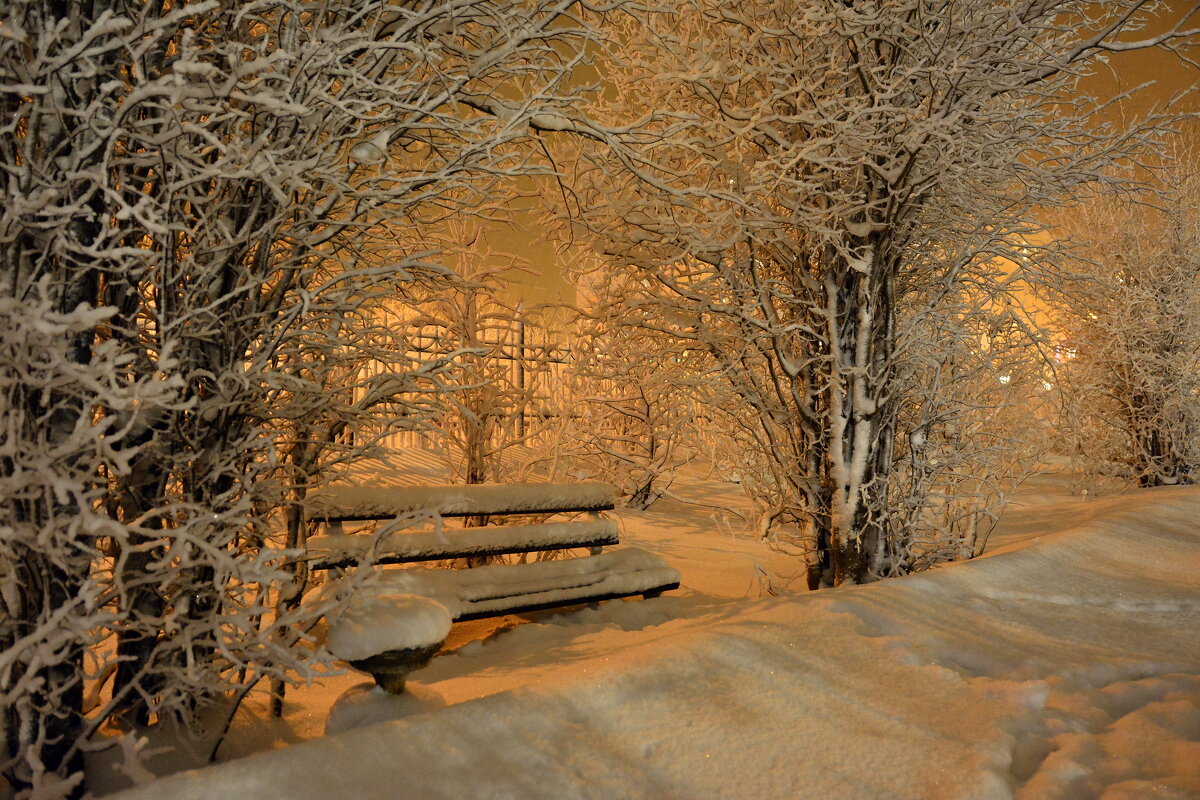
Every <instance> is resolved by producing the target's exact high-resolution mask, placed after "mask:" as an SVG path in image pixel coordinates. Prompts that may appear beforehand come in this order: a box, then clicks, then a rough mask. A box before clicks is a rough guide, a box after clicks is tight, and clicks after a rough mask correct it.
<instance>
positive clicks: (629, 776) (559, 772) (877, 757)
mask: <svg viewBox="0 0 1200 800" xmlns="http://www.w3.org/2000/svg"><path fill="white" fill-rule="evenodd" d="M1093 508H1096V509H1097V510H1103V512H1104V513H1103V514H1097V515H1094V516H1090V515H1077V516H1076V519H1077V520H1079V521H1081V523H1082V524H1080V525H1079V526H1078V527H1075V528H1073V529H1070V530H1066V531H1063V532H1061V533H1056V534H1053V535H1047V536H1042V537H1041V538H1040V539H1039V540H1038V541H1037V542H1035V543H1033V544H1032V545H1031V546H1029V547H1026V548H1023V549H1007V548H1004V549H1002V550H1001V551H999V552H997V553H996V554H995V555H991V556H989V557H985V558H982V559H978V560H976V561H973V562H970V563H966V564H958V565H952V566H948V567H946V568H943V569H939V570H936V571H934V572H932V573H927V574H925V575H921V576H916V577H911V578H907V579H904V580H898V581H889V582H884V583H881V584H875V585H871V586H866V587H853V588H847V589H840V590H834V591H828V592H822V593H819V594H813V595H807V594H802V595H796V596H791V597H787V598H783V597H780V598H771V599H768V600H762V601H716V600H714V599H713V598H711V597H707V598H706V597H705V596H703V595H696V594H691V595H688V594H684V595H682V596H678V597H664V598H661V599H659V600H655V601H651V602H647V603H638V602H634V603H609V604H607V605H606V606H604V607H602V608H601V609H599V610H594V611H584V612H579V613H578V614H573V615H568V616H567V617H564V618H561V619H556V620H553V621H550V622H547V623H538V624H529V625H523V626H521V627H520V628H518V629H517V630H514V631H511V632H509V633H507V634H505V635H504V636H502V637H500V638H498V639H496V640H494V641H492V642H488V643H480V644H478V645H472V646H470V647H468V648H466V649H465V650H464V651H462V652H461V653H460V654H459V655H456V656H452V657H450V658H448V659H445V663H443V664H442V665H441V666H439V665H438V664H437V663H436V662H435V665H434V666H433V667H431V668H430V670H429V672H430V673H431V675H429V676H428V677H426V678H425V680H428V681H429V682H430V685H431V686H432V687H433V688H434V689H437V690H438V691H439V692H442V693H443V694H445V695H447V696H448V697H451V699H457V696H460V695H461V694H462V692H461V690H460V689H459V688H456V684H457V683H458V682H459V681H471V680H473V681H475V682H476V685H475V686H474V688H473V690H472V692H471V693H472V694H477V696H478V697H479V699H475V700H470V701H467V702H461V703H457V704H455V705H451V706H449V707H447V708H444V709H440V710H435V711H431V712H428V713H424V714H418V715H415V716H410V717H408V718H406V719H404V720H401V721H392V722H385V723H380V724H377V725H374V726H371V727H367V728H361V729H358V730H354V731H349V732H346V733H342V734H338V735H336V736H331V737H325V738H323V739H317V740H314V741H312V742H308V743H304V744H300V745H296V746H293V747H290V748H287V749H284V750H278V751H274V752H269V753H260V754H257V755H254V756H250V757H248V758H244V759H240V760H237V761H233V762H230V763H228V764H223V765H220V766H217V767H213V768H209V769H206V770H201V771H198V772H190V773H181V774H179V775H176V776H173V777H170V778H165V779H162V780H159V781H156V782H154V783H151V784H148V785H146V786H144V787H142V788H141V789H139V790H134V791H131V792H129V793H127V794H126V795H122V797H127V798H131V799H132V798H146V799H147V800H149V799H150V798H172V799H173V800H186V799H187V798H212V797H225V796H230V797H238V798H242V799H244V800H250V799H251V798H264V800H265V799H266V798H272V800H273V799H274V798H278V797H288V798H295V799H296V800H301V799H302V798H314V799H315V798H321V800H328V798H406V797H411V798H454V800H460V799H461V798H513V800H524V799H525V798H547V800H565V799H566V798H808V797H813V798H817V797H820V798H876V797H878V798H906V797H911V798H971V799H972V800H982V799H985V798H1007V797H1018V798H1084V797H1101V796H1102V797H1104V798H1106V799H1107V800H1116V799H1117V798H1130V800H1132V798H1186V797H1200V645H1198V643H1197V640H1198V634H1200V490H1196V489H1189V490H1184V489H1164V490H1154V491H1150V492H1138V493H1133V494H1130V495H1126V496H1124V497H1118V498H1113V499H1108V500H1105V501H1103V506H1102V508H1101V503H1099V502H1097V503H1096V506H1094V507H1093ZM1090 510H1091V509H1089V511H1090ZM1089 516H1090V518H1089ZM668 557H670V556H669V555H668ZM686 582H687V572H686V571H685V585H686ZM469 659H479V662H480V663H479V664H478V666H480V667H483V668H484V669H482V671H481V672H479V673H476V674H475V676H474V677H473V678H472V677H471V676H469V675H463V676H462V677H457V678H455V679H451V680H447V681H446V682H445V683H444V684H443V683H441V682H438V681H439V680H440V677H439V673H440V674H441V675H445V676H446V677H449V676H450V674H453V673H457V672H458V670H456V669H455V666H456V664H457V665H458V666H463V665H464V663H463V662H465V661H466V660H469ZM439 660H441V659H439ZM505 670H506V671H507V672H509V673H512V672H517V673H520V672H521V671H523V670H524V671H527V672H528V674H525V675H524V676H523V678H524V680H525V684H524V685H523V686H521V688H516V689H512V690H509V691H500V692H499V693H494V694H489V692H488V689H487V688H486V684H487V682H488V680H489V673H495V672H496V671H505ZM491 679H492V680H500V678H498V677H493V678H491ZM506 680H511V675H509V676H508V678H506ZM480 684H482V686H481V685H480ZM484 695H486V696H484Z"/></svg>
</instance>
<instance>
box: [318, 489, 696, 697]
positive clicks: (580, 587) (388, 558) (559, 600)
mask: <svg viewBox="0 0 1200 800" xmlns="http://www.w3.org/2000/svg"><path fill="white" fill-rule="evenodd" d="M614 502H615V497H614V491H613V489H612V487H611V486H608V485H606V484H603V483H592V482H583V483H571V484H550V483H545V484H536V483H527V484H479V485H456V486H378V487H369V486H334V487H330V488H328V489H325V490H323V491H322V492H321V493H319V494H317V495H314V496H312V497H311V498H310V501H309V503H308V518H309V520H310V521H313V522H317V523H320V524H322V525H323V526H324V529H325V531H324V533H323V534H321V535H316V536H312V537H310V538H309V539H308V543H307V547H308V565H309V569H312V570H332V569H344V568H346V567H349V566H353V565H357V564H361V563H374V564H414V563H417V562H437V561H441V562H450V561H457V562H458V563H459V564H461V563H462V560H463V559H466V560H467V561H468V563H469V562H471V561H479V560H482V559H483V557H485V556H498V555H514V554H533V553H541V552H547V551H557V550H576V549H586V550H587V551H588V554H587V555H578V556H574V557H569V558H558V559H553V560H533V561H530V560H526V559H525V558H522V559H521V560H520V561H519V562H518V563H513V564H508V563H493V564H485V565H482V566H473V567H470V568H466V569H423V568H410V569H398V570H385V571H384V572H383V574H382V575H381V576H380V580H381V583H382V584H383V585H384V587H385V588H384V589H382V590H380V589H377V590H376V595H378V594H379V593H380V592H381V591H382V592H387V593H392V594H394V595H396V596H405V597H412V596H416V597H421V598H428V599H430V600H433V601H436V603H437V604H440V606H442V607H444V609H445V612H446V615H447V616H448V617H449V619H450V620H451V621H454V622H458V621H463V620H470V619H479V618H482V617H493V616H502V615H505V614H521V613H526V612H532V611H538V610H543V609H550V608H558V607H564V606H572V605H582V604H594V603H599V602H601V601H604V600H613V599H617V598H622V597H632V596H637V595H640V596H642V597H643V598H649V597H656V596H658V595H659V594H661V593H662V592H665V591H668V590H671V589H676V588H678V587H679V573H678V572H676V571H675V570H674V569H672V568H671V567H669V566H667V564H666V563H665V562H663V560H662V559H661V558H660V557H658V556H657V555H655V554H653V553H650V552H647V551H645V550H641V549H638V548H633V547H622V548H619V549H615V550H609V551H607V552H603V551H602V550H603V548H605V547H608V546H611V545H616V544H618V543H619V533H618V530H617V526H616V523H615V522H613V521H612V520H608V519H603V518H602V517H601V516H600V512H602V511H607V510H611V509H612V508H613V507H614ZM422 513H424V514H427V515H428V516H429V518H430V519H431V520H432V528H431V529H428V530H419V531H407V530H399V531H390V530H388V528H386V527H385V528H383V529H382V530H379V531H377V532H376V533H375V535H364V534H354V533H349V534H348V533H346V532H345V529H344V524H345V523H350V522H367V521H379V522H382V523H383V524H384V525H387V524H388V522H387V521H389V520H396V521H397V524H403V523H404V522H407V521H411V520H412V519H413V517H414V515H419V514H422ZM578 513H583V514H585V515H586V516H585V517H584V518H582V519H578V518H576V519H568V520H561V521H548V522H546V521H538V522H525V521H516V522H513V523H511V524H499V525H498V524H487V525H483V526H475V527H464V528H451V527H448V526H445V525H441V524H440V519H441V518H447V517H468V518H473V519H479V518H486V519H488V521H489V522H493V523H494V522H495V521H496V519H495V518H496V517H505V516H510V515H520V516H521V517H527V516H528V515H537V516H538V518H539V519H540V518H542V517H543V516H549V515H561V514H578ZM364 602H365V601H364ZM408 607H409V606H405V608H408ZM424 607H425V606H422V608H424ZM372 613H377V612H372ZM398 613H402V612H398ZM370 624H374V623H370ZM379 624H381V625H382V624H385V623H383V622H380V623H379ZM440 644H441V642H440V641H438V642H436V643H434V642H428V643H426V644H424V645H422V646H421V647H420V648H414V647H404V648H399V650H402V651H404V652H401V653H400V655H399V656H398V658H399V660H400V661H402V662H406V661H415V662H422V661H424V662H427V661H428V658H429V657H430V656H432V654H433V652H435V651H436V649H437V647H436V645H440ZM418 650H419V652H416V651H418ZM410 651H412V652H410ZM335 652H336V651H335ZM395 655H396V654H395V653H393V656H395ZM393 656H389V657H388V659H389V660H390V661H391V662H395V661H396V660H397V657H393ZM347 660H349V661H350V662H351V664H353V665H355V666H358V667H359V668H360V669H364V670H366V671H369V672H372V674H375V677H376V680H377V682H379V683H380V685H382V686H384V687H385V688H389V690H390V691H397V692H398V691H402V690H403V679H404V675H406V674H407V672H408V671H411V669H415V668H416V667H418V666H421V663H415V664H413V665H410V666H408V667H407V668H405V669H400V668H397V667H395V666H394V664H393V666H392V667H389V669H392V677H391V678H389V679H388V680H386V681H385V680H384V679H382V678H381V676H380V675H379V674H377V673H376V672H374V671H373V670H372V669H371V668H369V667H371V666H372V664H373V663H374V662H370V661H369V660H364V659H361V658H360V659H354V658H347ZM376 660H377V659H376ZM356 662H357V663H356ZM363 665H366V666H363ZM398 670H399V672H402V673H403V674H399V677H398V678H397V671H398Z"/></svg>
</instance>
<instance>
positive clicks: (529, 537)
mask: <svg viewBox="0 0 1200 800" xmlns="http://www.w3.org/2000/svg"><path fill="white" fill-rule="evenodd" d="M374 541H375V537H373V536H367V535H362V534H340V535H338V534H330V535H325V536H314V537H312V538H311V539H309V540H308V553H309V569H333V568H336V567H346V566H351V565H354V564H357V563H359V562H361V561H362V560H363V559H364V558H365V557H366V556H367V555H368V553H369V551H370V549H371V546H372V544H373V543H374ZM618 541H619V535H618V531H617V524H616V523H615V522H613V521H612V520H607V519H589V520H578V521H575V522H544V523H539V524H531V525H504V526H489V527H482V528H443V529H442V530H441V531H416V532H401V533H393V534H389V535H386V536H383V537H382V538H381V539H380V540H379V542H378V545H376V548H375V556H376V557H375V563H377V564H408V563H413V562H417V561H433V560H441V559H451V558H468V557H473V556H493V555H505V554H508V553H538V552H545V551H548V550H565V549H569V548H576V547H603V546H607V545H614V544H617V542H618Z"/></svg>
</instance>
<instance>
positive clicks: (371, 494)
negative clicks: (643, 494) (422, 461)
mask: <svg viewBox="0 0 1200 800" xmlns="http://www.w3.org/2000/svg"><path fill="white" fill-rule="evenodd" d="M615 505H616V492H615V490H614V489H613V487H612V486H609V485H608V484H607V483H599V482H594V481H590V482H581V483H509V484H487V483H483V484H463V485H454V486H330V487H328V488H326V489H322V490H321V491H320V492H318V493H316V494H314V495H312V496H311V497H310V498H309V502H308V518H309V519H310V520H314V521H316V522H337V521H345V522H353V521H357V520H372V519H390V518H393V517H399V516H402V515H405V514H411V513H413V512H415V511H429V512H432V513H435V514H438V515H439V516H443V517H469V516H480V515H485V514H555V513H560V512H567V511H609V510H611V509H612V508H614V507H615Z"/></svg>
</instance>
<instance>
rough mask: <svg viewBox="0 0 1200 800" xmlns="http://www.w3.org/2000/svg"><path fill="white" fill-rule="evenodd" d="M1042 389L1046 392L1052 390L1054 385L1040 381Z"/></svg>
mask: <svg viewBox="0 0 1200 800" xmlns="http://www.w3.org/2000/svg"><path fill="white" fill-rule="evenodd" d="M1042 388H1043V389H1045V390H1046V391H1047V392H1048V391H1050V390H1051V389H1053V388H1054V384H1053V383H1051V382H1050V381H1042Z"/></svg>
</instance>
